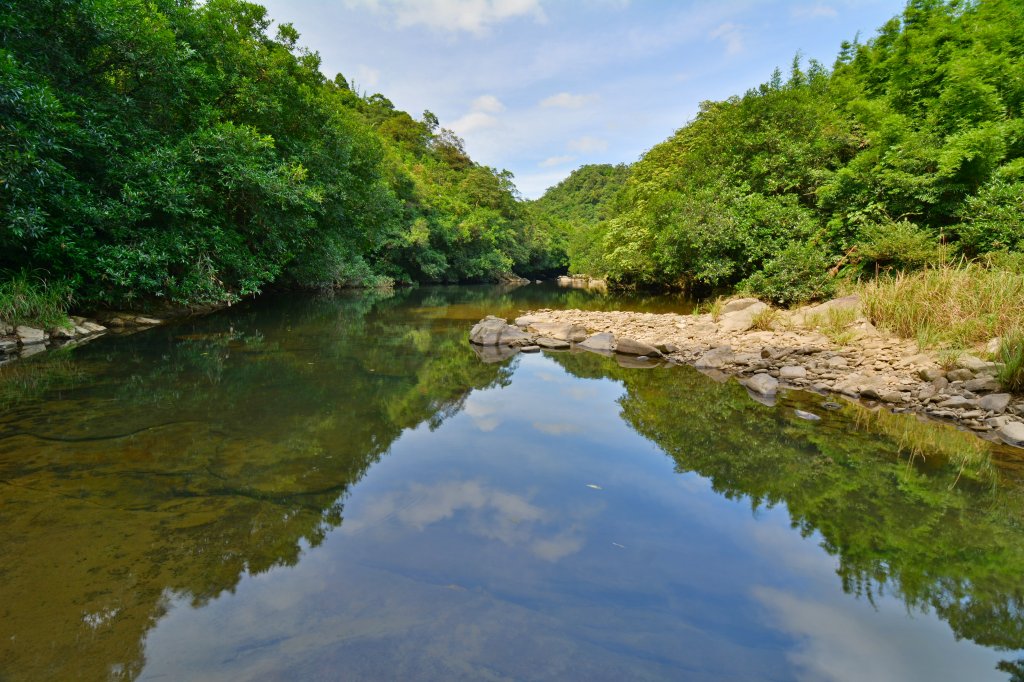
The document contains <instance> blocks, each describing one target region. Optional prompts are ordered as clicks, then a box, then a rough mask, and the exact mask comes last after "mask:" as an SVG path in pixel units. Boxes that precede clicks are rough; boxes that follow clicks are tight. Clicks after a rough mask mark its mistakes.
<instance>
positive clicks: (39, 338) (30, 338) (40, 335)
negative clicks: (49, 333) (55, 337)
mask: <svg viewBox="0 0 1024 682" xmlns="http://www.w3.org/2000/svg"><path fill="white" fill-rule="evenodd" d="M14 331H15V333H16V334H17V335H18V340H19V341H20V342H21V345H23V346H31V345H33V344H37V343H46V332H44V331H43V330H42V329H36V328H35V327H26V326H25V325H21V326H19V327H17V328H16V329H15V330H14Z"/></svg>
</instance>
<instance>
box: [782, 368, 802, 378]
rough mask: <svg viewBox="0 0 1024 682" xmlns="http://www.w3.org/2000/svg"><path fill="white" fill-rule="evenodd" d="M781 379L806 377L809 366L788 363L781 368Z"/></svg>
mask: <svg viewBox="0 0 1024 682" xmlns="http://www.w3.org/2000/svg"><path fill="white" fill-rule="evenodd" d="M779 378H780V379H806V378H807V368H806V367H802V366H800V365H786V366H785V367H782V368H780V369H779Z"/></svg>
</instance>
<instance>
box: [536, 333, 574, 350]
mask: <svg viewBox="0 0 1024 682" xmlns="http://www.w3.org/2000/svg"><path fill="white" fill-rule="evenodd" d="M536 344H537V345H538V346H540V347H541V348H547V349H549V350H566V349H568V348H569V345H570V344H569V342H568V341H562V340H561V339H552V338H548V337H547V336H538V337H537V340H536Z"/></svg>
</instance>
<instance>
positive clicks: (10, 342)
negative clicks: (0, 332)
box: [0, 339, 18, 355]
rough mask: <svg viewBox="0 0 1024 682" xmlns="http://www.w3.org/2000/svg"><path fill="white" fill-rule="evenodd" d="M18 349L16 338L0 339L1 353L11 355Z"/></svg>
mask: <svg viewBox="0 0 1024 682" xmlns="http://www.w3.org/2000/svg"><path fill="white" fill-rule="evenodd" d="M17 350H18V342H17V341H15V340H14V339H0V355H10V354H12V353H15V352H17Z"/></svg>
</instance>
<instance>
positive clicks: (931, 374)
mask: <svg viewBox="0 0 1024 682" xmlns="http://www.w3.org/2000/svg"><path fill="white" fill-rule="evenodd" d="M917 376H919V377H921V379H922V380H923V381H935V380H936V379H938V378H939V377H944V376H946V373H945V372H943V371H942V370H941V369H939V368H938V367H922V368H921V369H919V370H918V371H917Z"/></svg>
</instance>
